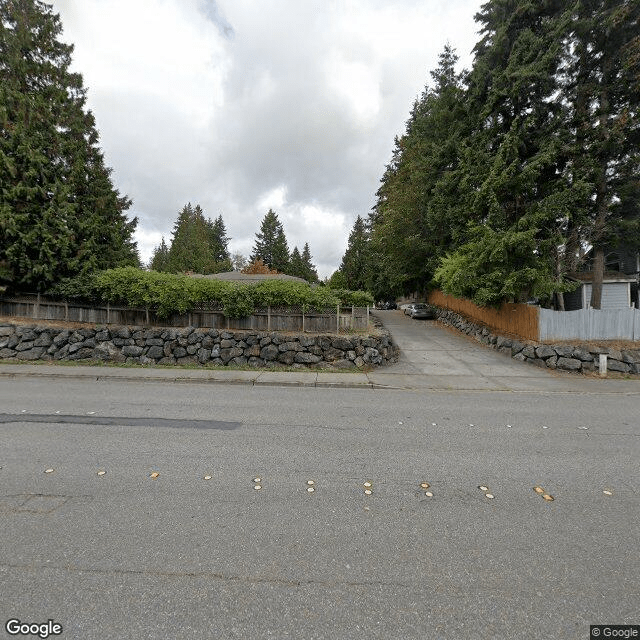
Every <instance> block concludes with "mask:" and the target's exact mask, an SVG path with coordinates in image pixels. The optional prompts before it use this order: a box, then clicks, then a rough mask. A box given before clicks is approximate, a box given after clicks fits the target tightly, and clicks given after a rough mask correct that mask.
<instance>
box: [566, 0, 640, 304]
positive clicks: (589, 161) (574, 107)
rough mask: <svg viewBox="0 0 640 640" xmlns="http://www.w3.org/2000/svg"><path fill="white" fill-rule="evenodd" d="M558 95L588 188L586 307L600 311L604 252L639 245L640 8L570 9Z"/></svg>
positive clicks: (586, 3) (607, 1)
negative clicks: (589, 253) (590, 275)
mask: <svg viewBox="0 0 640 640" xmlns="http://www.w3.org/2000/svg"><path fill="white" fill-rule="evenodd" d="M572 5H573V6H572V11H571V18H572V20H571V23H570V27H571V28H570V31H569V34H568V37H567V38H566V39H565V43H566V48H565V51H566V60H565V63H566V69H567V73H566V74H565V75H564V78H563V79H564V84H563V94H564V96H565V99H566V100H567V101H568V103H569V105H570V110H571V118H570V120H569V123H568V127H569V128H570V130H571V131H572V132H573V133H574V135H575V139H574V141H573V146H572V149H571V151H572V161H573V162H572V170H573V175H574V177H575V180H576V181H580V182H582V183H585V184H587V185H589V187H590V188H589V192H588V194H587V197H586V198H585V199H584V202H585V205H584V206H585V211H586V214H587V216H588V220H589V224H588V230H587V233H586V237H585V238H584V239H583V242H588V243H589V244H591V245H592V246H593V255H594V262H593V271H594V281H593V287H592V298H591V307H592V308H595V309H599V308H600V306H601V295H602V278H603V273H604V250H605V247H606V246H615V245H616V244H619V243H621V242H630V243H632V244H635V245H637V244H638V243H640V223H639V220H640V216H638V211H639V210H640V183H639V181H638V171H639V167H640V127H638V109H639V107H640V38H639V37H638V33H640V4H639V3H638V2H631V1H629V0H581V1H580V2H577V1H576V2H574V3H572Z"/></svg>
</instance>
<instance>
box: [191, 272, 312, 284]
mask: <svg viewBox="0 0 640 640" xmlns="http://www.w3.org/2000/svg"><path fill="white" fill-rule="evenodd" d="M188 275H190V276H191V277H192V278H208V279H209V280H226V281H227V282H248V283H250V284H256V283H258V282H263V281H264V280H288V281H290V282H302V283H303V284H308V283H307V281H306V280H304V279H303V278H298V277H296V276H289V275H287V274H286V273H268V274H267V273H242V272H241V271H223V272H222V273H210V274H207V275H202V274H200V273H189V274H188Z"/></svg>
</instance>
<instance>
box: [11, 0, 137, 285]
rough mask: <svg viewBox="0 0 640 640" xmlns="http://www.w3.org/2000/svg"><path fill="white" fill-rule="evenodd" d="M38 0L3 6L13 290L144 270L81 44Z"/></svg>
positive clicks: (50, 10) (134, 223) (18, 0)
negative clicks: (99, 126)
mask: <svg viewBox="0 0 640 640" xmlns="http://www.w3.org/2000/svg"><path fill="white" fill-rule="evenodd" d="M61 32H62V25H61V23H60V19H59V16H58V15H57V14H54V13H53V11H52V9H51V7H50V6H49V5H47V4H45V3H44V2H40V1H39V0H3V1H2V2H0V232H1V235H2V243H1V244H0V264H2V265H3V269H2V271H3V273H4V277H5V278H6V279H7V280H8V281H9V283H10V286H11V287H13V288H18V287H35V288H38V289H39V290H42V289H45V288H47V286H48V285H49V284H50V283H53V282H55V281H58V280H60V279H61V278H65V277H73V276H76V275H80V274H84V273H88V272H91V271H93V270H95V269H101V268H107V267H115V266H122V265H126V264H131V265H139V256H138V254H137V249H136V246H135V243H134V242H133V240H132V237H133V232H134V230H135V227H136V224H137V219H135V218H134V219H133V220H131V221H129V220H127V218H126V216H125V213H124V212H125V211H126V210H127V209H128V208H129V206H130V204H131V202H130V200H129V199H128V198H127V197H124V196H121V195H120V194H119V193H118V191H117V190H116V189H115V188H114V187H113V184H112V182H111V177H110V174H111V170H110V169H108V168H107V167H106V166H105V165H104V158H103V155H102V152H101V151H100V149H99V147H98V133H97V131H96V128H95V120H94V118H93V115H92V114H91V113H90V112H88V111H87V110H86V109H85V105H86V90H85V89H84V88H83V83H82V77H81V76H80V75H79V74H76V73H71V71H70V70H69V68H70V65H71V55H72V52H73V47H72V46H71V45H67V44H64V43H62V42H61V41H60V40H59V37H60V34H61Z"/></svg>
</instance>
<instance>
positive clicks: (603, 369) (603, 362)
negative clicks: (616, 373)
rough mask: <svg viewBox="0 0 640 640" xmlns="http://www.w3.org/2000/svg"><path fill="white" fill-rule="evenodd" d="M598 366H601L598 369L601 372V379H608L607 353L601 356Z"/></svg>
mask: <svg viewBox="0 0 640 640" xmlns="http://www.w3.org/2000/svg"><path fill="white" fill-rule="evenodd" d="M598 365H599V367H598V368H599V370H600V377H601V378H606V377H607V354H606V353H601V354H600V358H599V362H598Z"/></svg>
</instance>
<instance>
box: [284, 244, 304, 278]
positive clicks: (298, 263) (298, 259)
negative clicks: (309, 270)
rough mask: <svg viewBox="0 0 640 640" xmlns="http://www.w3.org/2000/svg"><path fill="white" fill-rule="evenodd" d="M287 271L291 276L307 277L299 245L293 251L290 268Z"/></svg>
mask: <svg viewBox="0 0 640 640" xmlns="http://www.w3.org/2000/svg"><path fill="white" fill-rule="evenodd" d="M287 273H288V274H289V275H290V276H296V277H297V278H304V277H305V265H304V262H303V261H302V256H301V255H300V252H299V251H298V247H294V248H293V251H292V252H291V258H290V260H289V268H288V271H287Z"/></svg>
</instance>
